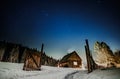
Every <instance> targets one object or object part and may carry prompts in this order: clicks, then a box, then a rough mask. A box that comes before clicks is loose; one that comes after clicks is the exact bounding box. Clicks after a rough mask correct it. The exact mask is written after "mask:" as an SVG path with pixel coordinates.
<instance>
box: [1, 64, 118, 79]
mask: <svg viewBox="0 0 120 79" xmlns="http://www.w3.org/2000/svg"><path fill="white" fill-rule="evenodd" d="M22 68H23V64H18V63H8V62H0V79H120V69H116V68H109V69H102V70H101V69H97V70H95V71H93V72H92V73H89V74H88V73H87V70H83V69H78V68H58V67H50V66H42V67H41V71H23V70H22Z"/></svg>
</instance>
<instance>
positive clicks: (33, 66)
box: [23, 50, 41, 71]
mask: <svg viewBox="0 0 120 79" xmlns="http://www.w3.org/2000/svg"><path fill="white" fill-rule="evenodd" d="M23 70H26V71H30V70H41V53H40V52H33V51H31V50H28V51H26V56H25V61H24V66H23Z"/></svg>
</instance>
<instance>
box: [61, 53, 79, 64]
mask: <svg viewBox="0 0 120 79" xmlns="http://www.w3.org/2000/svg"><path fill="white" fill-rule="evenodd" d="M74 54H75V55H76V56H77V58H79V60H81V58H80V56H79V55H78V54H77V52H76V51H73V52H72V53H69V54H67V55H65V56H64V57H63V58H62V59H61V60H60V62H65V61H67V60H68V59H69V58H70V57H71V56H73V55H74ZM77 58H76V59H77Z"/></svg>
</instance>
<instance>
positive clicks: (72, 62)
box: [58, 51, 82, 68]
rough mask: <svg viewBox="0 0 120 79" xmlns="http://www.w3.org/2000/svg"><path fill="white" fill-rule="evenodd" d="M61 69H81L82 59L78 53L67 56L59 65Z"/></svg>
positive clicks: (74, 52)
mask: <svg viewBox="0 0 120 79" xmlns="http://www.w3.org/2000/svg"><path fill="white" fill-rule="evenodd" d="M58 66H59V67H71V68H81V67H82V59H81V58H80V56H79V55H78V54H77V52H76V51H73V52H72V53H69V54H67V55H65V56H64V57H63V58H62V59H61V60H60V61H59V64H58Z"/></svg>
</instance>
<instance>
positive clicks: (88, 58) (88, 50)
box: [85, 39, 97, 73]
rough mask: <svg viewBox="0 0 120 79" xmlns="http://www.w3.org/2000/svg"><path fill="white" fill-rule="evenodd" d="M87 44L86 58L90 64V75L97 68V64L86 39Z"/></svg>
mask: <svg viewBox="0 0 120 79" xmlns="http://www.w3.org/2000/svg"><path fill="white" fill-rule="evenodd" d="M85 42H86V46H85V50H86V58H87V64H88V73H90V72H92V71H93V70H95V69H96V68H97V64H96V63H95V62H94V60H93V57H92V54H91V53H90V49H89V44H88V40H87V39H86V40H85Z"/></svg>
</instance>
